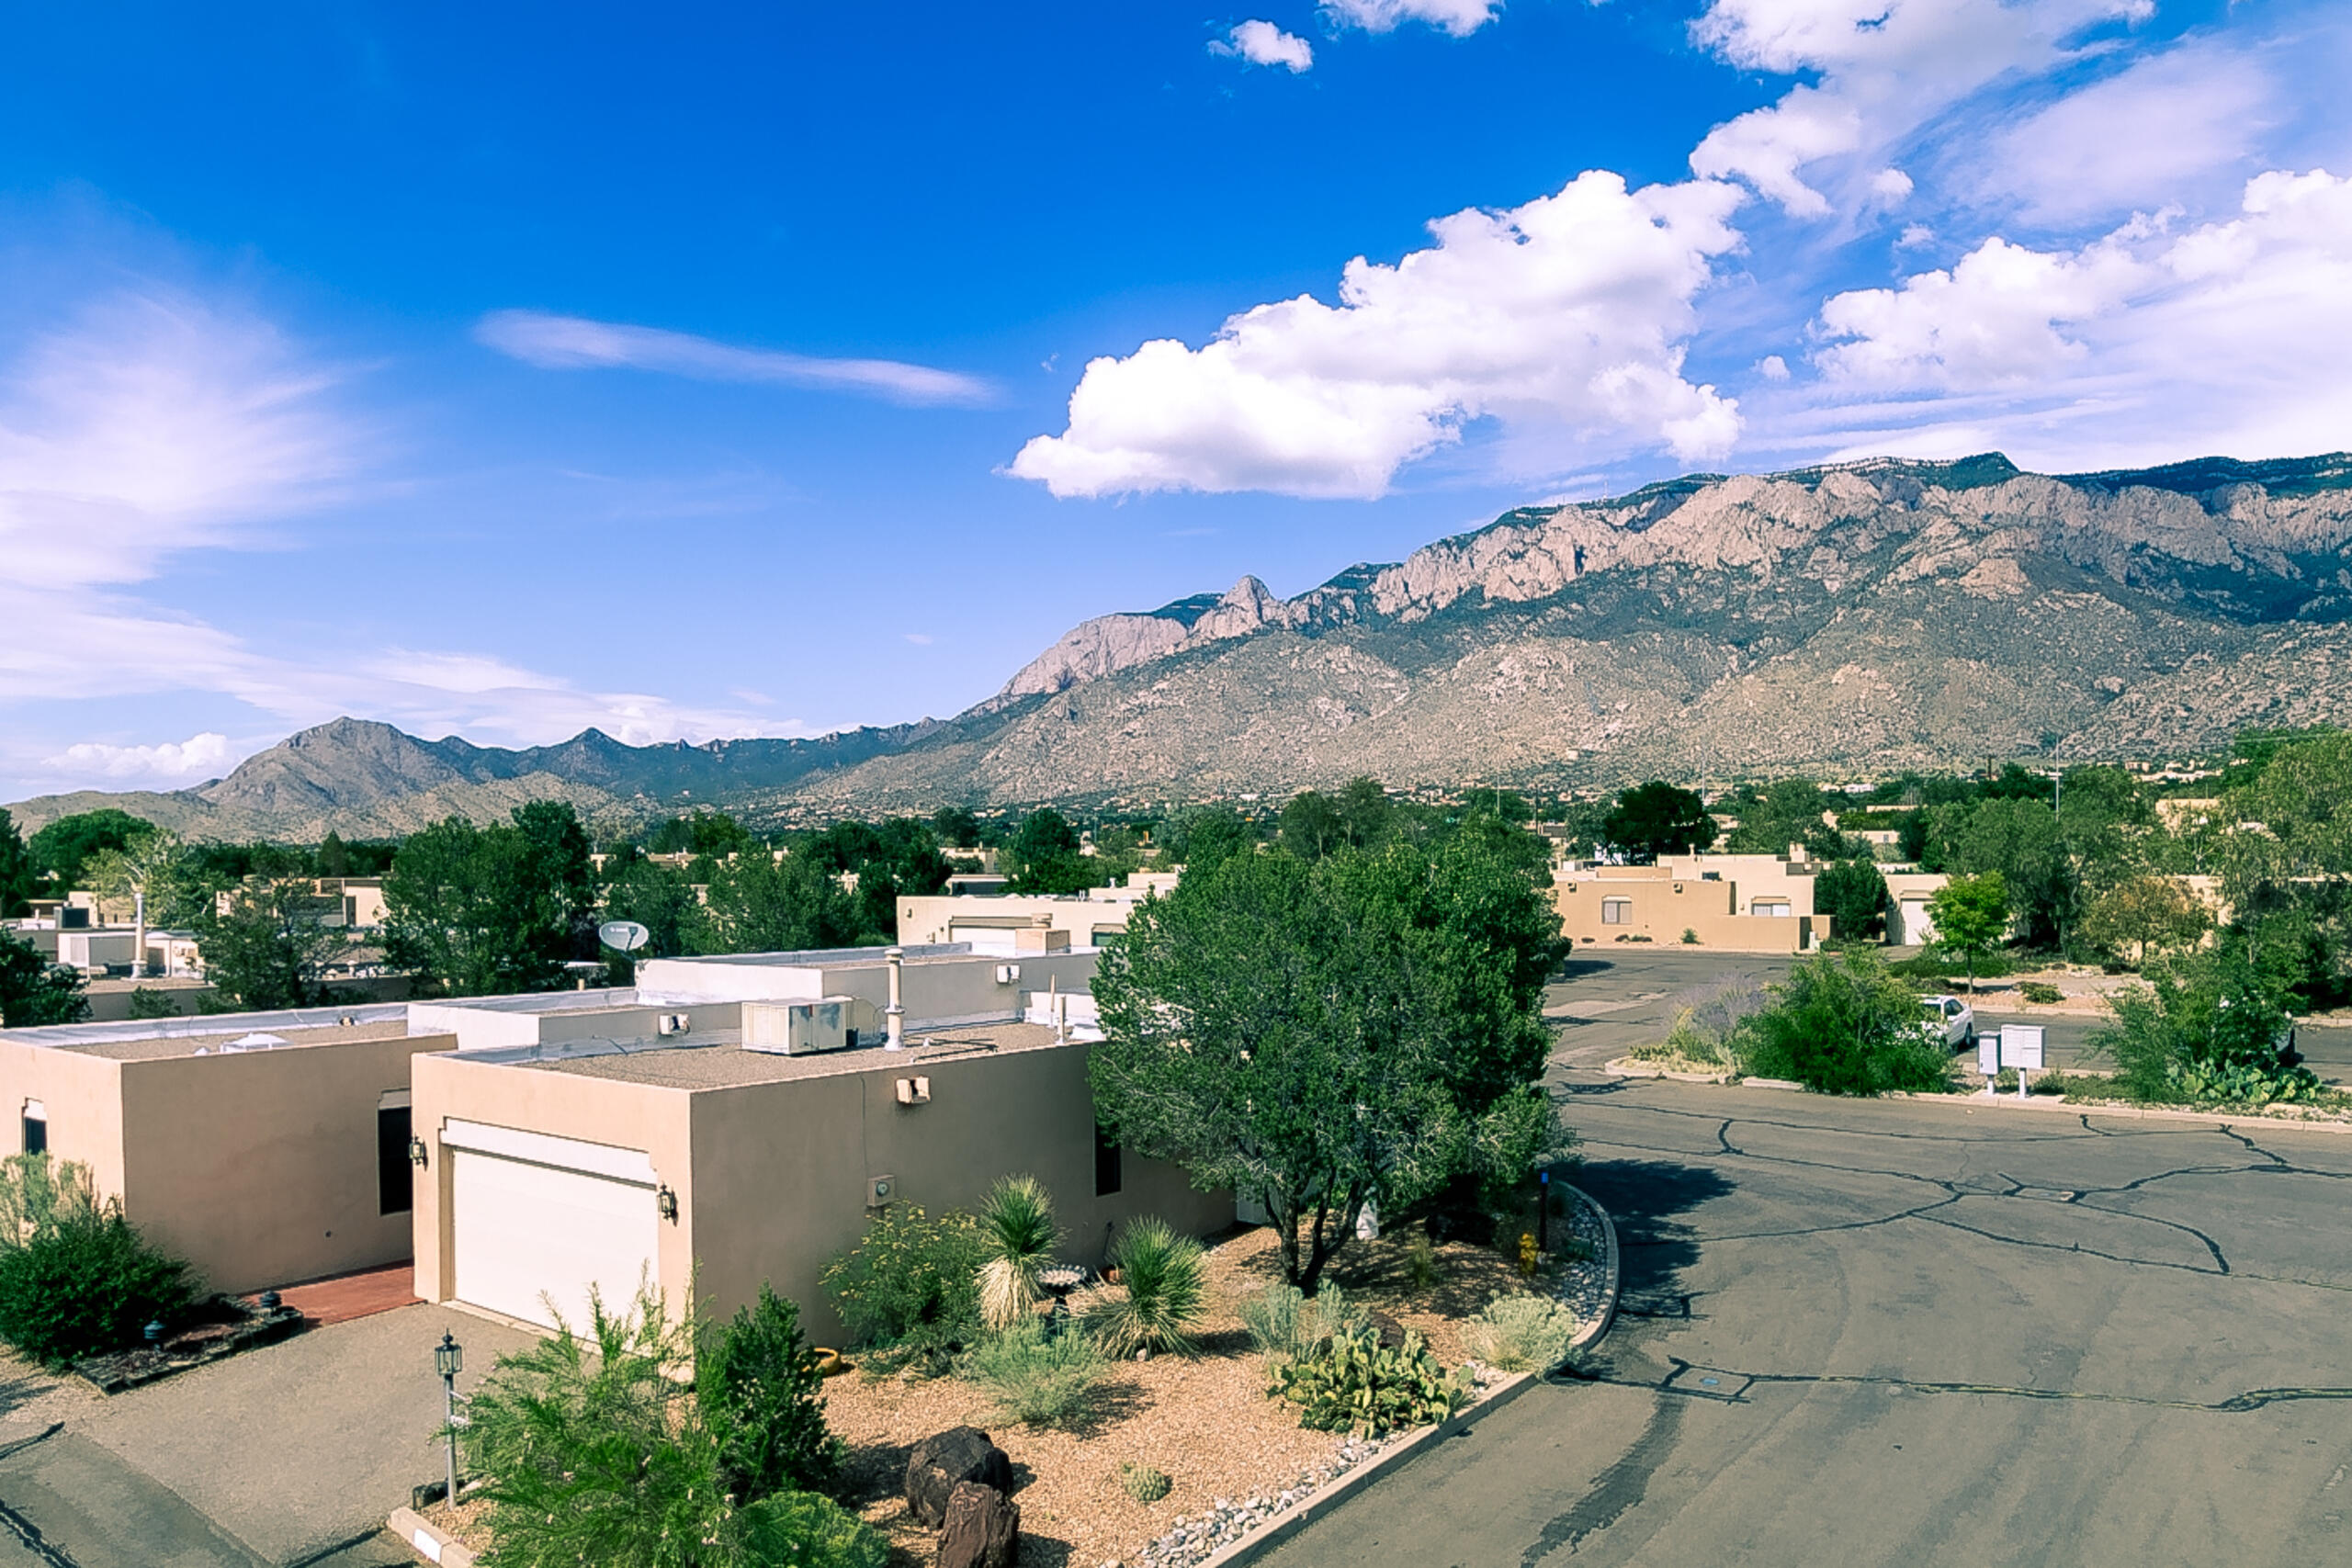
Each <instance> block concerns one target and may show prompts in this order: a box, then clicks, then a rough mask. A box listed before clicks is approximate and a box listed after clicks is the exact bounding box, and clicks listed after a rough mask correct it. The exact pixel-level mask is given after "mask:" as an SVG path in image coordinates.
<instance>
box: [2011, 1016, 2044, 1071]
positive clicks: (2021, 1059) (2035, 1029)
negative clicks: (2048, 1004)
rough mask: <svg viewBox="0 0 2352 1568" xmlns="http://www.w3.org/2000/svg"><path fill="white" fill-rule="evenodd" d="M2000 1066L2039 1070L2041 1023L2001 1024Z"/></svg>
mask: <svg viewBox="0 0 2352 1568" xmlns="http://www.w3.org/2000/svg"><path fill="white" fill-rule="evenodd" d="M2001 1066H2005V1067H2020V1068H2024V1069H2026V1070H2028V1071H2031V1072H2040V1071H2041V1025H2040V1024H2038V1023H2005V1024H2003V1025H2001Z"/></svg>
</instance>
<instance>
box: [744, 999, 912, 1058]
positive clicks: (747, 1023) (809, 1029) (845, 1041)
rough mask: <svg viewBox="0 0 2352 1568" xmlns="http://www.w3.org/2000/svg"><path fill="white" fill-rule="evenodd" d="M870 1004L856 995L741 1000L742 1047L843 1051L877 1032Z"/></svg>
mask: <svg viewBox="0 0 2352 1568" xmlns="http://www.w3.org/2000/svg"><path fill="white" fill-rule="evenodd" d="M879 1032H880V1031H879V1030H878V1029H877V1028H876V1014H875V1011H874V1004H873V1003H872V1002H869V1001H865V1000H864V999H863V998H857V997H823V998H819V999H818V1000H816V1001H813V1002H745V1003H744V1004H743V1049H744V1050H746V1051H767V1052H772V1053H774V1054H775V1055H781V1056H805V1055H812V1054H815V1053H818V1052H822V1051H846V1050H848V1049H850V1048H851V1047H852V1046H854V1045H856V1044H858V1043H861V1042H862V1041H863V1040H865V1039H866V1038H867V1037H869V1036H872V1035H875V1034H878V1033H879Z"/></svg>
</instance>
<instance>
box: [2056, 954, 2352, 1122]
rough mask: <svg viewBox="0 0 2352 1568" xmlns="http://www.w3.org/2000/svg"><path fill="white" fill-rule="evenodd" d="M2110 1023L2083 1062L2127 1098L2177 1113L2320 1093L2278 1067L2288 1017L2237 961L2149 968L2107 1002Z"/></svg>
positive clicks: (2213, 959) (2305, 1074) (2323, 1089)
mask: <svg viewBox="0 0 2352 1568" xmlns="http://www.w3.org/2000/svg"><path fill="white" fill-rule="evenodd" d="M2108 1008H2109V1011H2111V1012H2112V1013H2113V1014H2114V1015H2115V1021H2114V1022H2113V1023H2111V1024H2109V1026H2108V1027H2107V1028H2105V1029H2102V1030H2100V1031H2099V1032H2098V1033H2097V1034H2095V1035H2093V1036H2092V1037H2091V1054H2092V1055H2102V1056H2106V1057H2109V1058H2110V1059H2111V1060H2113V1062H2114V1063H2115V1067H2116V1072H2115V1078H2114V1087H2115V1088H2116V1089H2118V1090H2120V1092H2121V1093H2122V1094H2123V1095H2124V1096H2125V1097H2126V1098H2129V1099H2132V1100H2154V1101H2158V1102H2162V1103H2169V1104H2183V1105H2209V1104H2222V1105H2249V1104H2261V1103H2264V1102H2266V1101H2269V1100H2318V1099H2320V1098H2322V1097H2323V1096H2324V1095H2325V1094H2326V1093H2327V1086H2326V1085H2325V1084H2324V1083H2323V1082H2322V1081H2321V1080H2320V1079H2319V1077H2318V1076H2317V1075H2315V1074H2314V1073H2312V1070H2311V1069H2310V1068H2308V1067H2304V1066H2291V1067H2290V1066H2282V1065H2281V1064H2280V1062H2279V1059H2278V1057H2279V1048H2280V1046H2281V1045H2282V1044H2283V1043H2285V1041H2286V1039H2287V1034H2288V1018H2287V1011H2286V1009H2285V1008H2284V1007H2283V1006H2282V1005H2280V1001H2279V998H2278V994H2277V992H2276V991H2275V990H2274V989H2273V987H2271V986H2270V985H2269V983H2268V982H2267V981H2266V979H2265V978H2264V977H2263V976H2260V975H2259V974H2257V973H2256V972H2255V971H2254V970H2253V969H2251V968H2249V967H2248V966H2247V965H2246V964H2244V963H2243V962H2240V961H2238V960H2236V959H2235V958H2233V957H2232V956H2229V955H2225V954H2220V953H2192V954H2189V955H2188V956H2187V957H2184V958H2181V959H2177V960H2172V961H2169V962H2159V963H2157V964H2153V965H2151V966H2150V968H2149V971H2148V982H2147V983H2146V984H2145V985H2140V986H2132V987H2129V988H2127V989H2125V990H2121V991H2119V992H2117V993H2115V994H2114V995H2112V996H2110V997H2109V998H2108Z"/></svg>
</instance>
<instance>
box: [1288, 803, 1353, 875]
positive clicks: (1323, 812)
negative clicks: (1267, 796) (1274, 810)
mask: <svg viewBox="0 0 2352 1568" xmlns="http://www.w3.org/2000/svg"><path fill="white" fill-rule="evenodd" d="M1281 833H1282V845H1283V848H1284V849H1286V850H1288V851H1289V852H1291V853H1293V854H1295V855H1296V856H1298V857H1299V858H1300V859H1301V860H1321V859H1322V858H1323V857H1324V856H1325V855H1328V854H1329V853H1330V852H1332V851H1333V850H1336V849H1338V848H1339V847H1340V845H1342V844H1344V843H1346V842H1347V841H1348V825H1347V821H1346V819H1345V818H1342V817H1341V816H1340V809H1339V807H1336V806H1333V805H1332V804H1331V800H1330V797H1329V795H1324V794H1323V793H1322V792H1320V791H1319V790H1312V789H1303V790H1300V791H1299V792H1298V793H1297V794H1296V795H1292V796H1291V797H1290V804H1289V805H1287V806H1285V807H1283V815H1282V826H1281Z"/></svg>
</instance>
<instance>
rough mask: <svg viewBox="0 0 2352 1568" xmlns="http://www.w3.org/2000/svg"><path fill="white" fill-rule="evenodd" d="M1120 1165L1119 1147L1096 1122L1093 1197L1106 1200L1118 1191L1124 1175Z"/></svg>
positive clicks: (1101, 1125) (1100, 1124)
mask: <svg viewBox="0 0 2352 1568" xmlns="http://www.w3.org/2000/svg"><path fill="white" fill-rule="evenodd" d="M1122 1163H1123V1161H1122V1158H1121V1156H1120V1153H1119V1145H1116V1144H1114V1143H1113V1142H1112V1141H1111V1138H1110V1134H1107V1133H1105V1132H1103V1123H1102V1122H1096V1123H1095V1124H1094V1195H1095V1196H1096V1197H1097V1198H1108V1197H1110V1196H1111V1195H1112V1194H1113V1193H1114V1192H1116V1191H1118V1190H1119V1188H1120V1185H1121V1179H1122V1178H1123V1177H1125V1174H1126V1173H1125V1171H1124V1170H1123V1169H1121V1165H1122Z"/></svg>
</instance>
